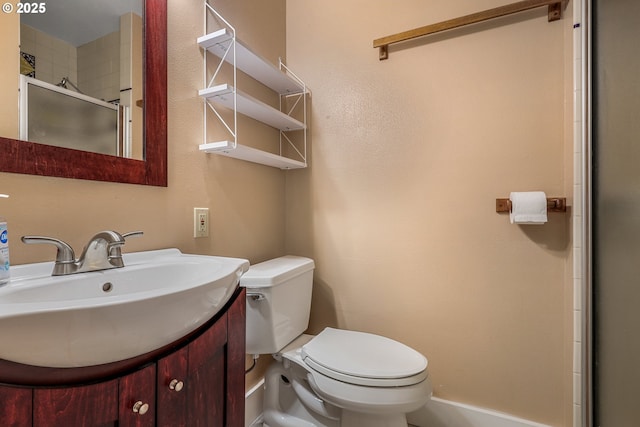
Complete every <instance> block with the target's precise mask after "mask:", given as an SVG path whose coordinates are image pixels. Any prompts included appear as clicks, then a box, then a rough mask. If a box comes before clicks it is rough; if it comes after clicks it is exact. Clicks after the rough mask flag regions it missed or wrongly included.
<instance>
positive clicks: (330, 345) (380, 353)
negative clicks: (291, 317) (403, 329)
mask: <svg viewBox="0 0 640 427" xmlns="http://www.w3.org/2000/svg"><path fill="white" fill-rule="evenodd" d="M300 356H301V358H302V360H303V361H304V363H305V364H306V365H307V366H309V367H310V368H311V369H313V370H314V371H316V372H319V373H321V374H323V375H326V376H327V377H329V378H332V379H335V380H338V381H342V382H344V383H348V384H354V385H362V386H369V387H403V386H410V385H414V384H418V383H420V382H422V381H424V380H425V379H426V378H427V377H428V371H427V365H428V362H427V359H426V358H425V357H424V356H423V355H422V354H420V353H418V352H417V351H415V350H413V349H412V348H410V347H408V346H406V345H404V344H402V343H400V342H398V341H394V340H392V339H390V338H386V337H382V336H379V335H374V334H369V333H365V332H356V331H347V330H343V329H334V328H325V329H324V330H323V331H322V332H321V333H320V334H318V335H317V336H315V337H314V338H313V339H311V340H310V341H309V342H308V343H306V344H305V345H303V346H302V348H301V351H300Z"/></svg>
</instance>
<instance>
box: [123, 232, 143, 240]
mask: <svg viewBox="0 0 640 427" xmlns="http://www.w3.org/2000/svg"><path fill="white" fill-rule="evenodd" d="M143 234H144V232H142V231H130V232H128V233H122V238H124V239H126V238H127V237H140V236H142V235H143Z"/></svg>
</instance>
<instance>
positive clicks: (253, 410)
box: [244, 378, 264, 427]
mask: <svg viewBox="0 0 640 427" xmlns="http://www.w3.org/2000/svg"><path fill="white" fill-rule="evenodd" d="M263 396H264V378H262V379H261V380H260V382H258V383H257V384H256V385H254V386H253V387H251V389H249V390H248V391H247V392H246V393H245V395H244V426H245V427H254V426H262V399H263Z"/></svg>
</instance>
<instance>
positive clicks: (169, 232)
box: [0, 0, 285, 264]
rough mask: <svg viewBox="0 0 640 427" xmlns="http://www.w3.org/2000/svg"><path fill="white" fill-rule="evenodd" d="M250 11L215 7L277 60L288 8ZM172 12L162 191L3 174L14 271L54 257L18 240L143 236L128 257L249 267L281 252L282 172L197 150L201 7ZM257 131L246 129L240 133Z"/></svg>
mask: <svg viewBox="0 0 640 427" xmlns="http://www.w3.org/2000/svg"><path fill="white" fill-rule="evenodd" d="M246 3H247V2H238V1H235V2H231V1H229V2H221V7H222V8H224V9H225V11H226V13H227V14H228V16H227V18H228V19H230V20H231V21H232V22H233V23H234V25H237V26H238V27H239V28H243V29H244V31H245V32H248V33H249V34H247V35H248V36H252V37H255V38H256V39H259V40H260V43H257V45H256V49H257V50H258V52H259V53H260V54H262V55H263V56H265V57H275V58H276V59H277V57H278V56H283V55H284V51H285V49H284V42H285V39H284V31H283V30H282V29H283V28H284V21H285V14H284V1H276V2H275V4H276V5H277V7H275V8H272V7H267V6H268V5H262V4H257V5H255V7H253V9H255V16H254V15H249V16H246V17H245V16H244V15H243V14H242V13H240V9H239V8H240V6H242V5H243V4H244V5H245V6H246ZM168 5H169V11H168V12H169V13H168V15H169V18H168V26H169V30H168V31H169V32H168V40H169V55H168V56H169V69H168V79H169V87H168V97H169V101H168V108H169V122H168V130H169V162H168V164H169V186H168V188H156V187H145V186H137V185H126V184H112V183H103V182H92V181H81V180H69V179H60V178H46V177H38V176H30V175H19V174H8V173H0V192H3V193H9V194H10V195H11V198H10V199H8V200H6V201H2V204H1V205H0V212H2V215H3V216H4V217H6V218H7V220H8V222H9V233H10V249H11V260H12V263H14V264H21V263H26V262H33V261H41V260H51V259H53V257H54V255H55V250H54V249H53V248H52V247H41V246H35V245H34V246H26V245H24V244H22V243H21V242H20V241H19V237H20V236H22V235H25V234H43V235H48V236H54V237H58V238H61V239H63V240H65V241H67V242H68V243H70V244H71V245H72V246H73V247H74V248H75V249H76V250H77V251H80V250H81V249H82V247H83V245H84V244H85V243H86V242H87V240H88V239H89V237H91V235H93V233H95V232H97V231H100V230H102V229H115V230H118V231H122V232H124V231H130V230H136V229H140V230H143V231H144V232H145V235H144V237H142V238H138V239H132V240H131V241H130V242H129V243H127V247H126V248H125V249H126V251H137V250H146V249H156V248H164V247H178V248H180V249H182V250H183V251H185V252H190V253H200V254H216V255H225V256H238V257H245V258H248V259H249V260H250V261H252V262H258V261H262V260H265V259H268V258H271V257H275V256H279V255H282V254H283V253H284V221H285V215H284V207H285V202H284V200H285V194H284V191H285V187H284V172H282V171H280V170H278V169H273V168H269V167H266V166H260V165H254V164H250V163H245V162H240V161H237V160H234V159H228V158H224V157H219V156H212V155H206V154H204V153H200V152H199V151H198V144H200V143H202V120H203V119H202V101H201V100H200V99H199V98H198V95H197V91H198V89H199V88H200V87H201V86H202V53H201V51H200V49H199V48H198V47H197V45H196V43H195V40H196V38H197V37H199V36H200V35H202V13H203V7H202V5H201V4H200V3H199V2H183V1H174V0H170V1H169V2H168ZM258 18H259V19H258ZM2 19H3V21H2V22H4V16H3V17H2ZM0 27H2V26H0ZM2 28H3V29H4V27H2ZM254 33H255V34H254ZM5 48H6V47H5V46H3V51H4V49H5ZM16 54H17V53H16ZM15 69H16V70H17V65H16V68H15ZM16 80H17V76H16ZM3 96H4V92H3ZM16 105H17V104H16ZM211 126H219V125H217V124H214V122H212V124H211ZM253 127H254V126H253V125H252V124H251V123H248V124H247V129H246V131H247V132H250V131H251V130H252V128H253ZM194 207H209V208H210V214H211V235H210V237H209V238H202V239H194V238H193V237H192V233H193V208H194Z"/></svg>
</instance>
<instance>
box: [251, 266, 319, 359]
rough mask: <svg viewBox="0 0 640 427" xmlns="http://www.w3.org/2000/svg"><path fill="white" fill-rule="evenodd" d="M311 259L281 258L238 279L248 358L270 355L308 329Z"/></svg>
mask: <svg viewBox="0 0 640 427" xmlns="http://www.w3.org/2000/svg"><path fill="white" fill-rule="evenodd" d="M314 266H315V265H314V262H313V260H312V259H309V258H304V257H299V256H292V255H288V256H283V257H280V258H275V259H272V260H269V261H265V262H261V263H259V264H255V265H252V266H251V267H249V270H248V271H247V272H246V273H244V274H243V275H242V277H241V278H240V286H242V287H244V288H247V350H246V352H247V353H248V354H273V353H277V352H278V351H280V350H282V349H283V348H284V347H285V346H286V345H287V344H289V343H290V342H291V341H293V340H294V339H295V338H297V337H298V336H300V335H301V334H302V333H303V332H304V331H305V330H306V329H307V327H308V326H309V312H310V309H311V290H312V288H313V269H314Z"/></svg>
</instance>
